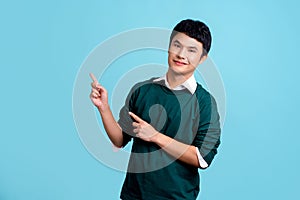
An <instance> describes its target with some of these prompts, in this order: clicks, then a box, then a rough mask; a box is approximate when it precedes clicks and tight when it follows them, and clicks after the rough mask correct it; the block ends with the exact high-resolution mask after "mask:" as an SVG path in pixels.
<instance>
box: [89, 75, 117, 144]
mask: <svg viewBox="0 0 300 200" xmlns="http://www.w3.org/2000/svg"><path fill="white" fill-rule="evenodd" d="M90 77H91V78H92V80H93V82H92V84H91V86H92V91H91V94H90V99H91V101H92V102H93V104H94V105H95V106H96V107H97V108H98V111H99V113H100V116H101V119H102V122H103V126H104V128H105V131H106V133H107V135H108V137H109V139H110V140H111V142H112V143H113V144H114V145H115V146H117V147H122V144H123V134H122V128H121V127H120V125H119V124H118V123H117V121H116V120H115V118H114V116H113V114H112V112H111V109H110V107H109V105H108V98H107V91H106V89H105V88H104V87H103V86H101V85H100V84H99V83H98V81H97V79H96V78H95V76H94V75H93V74H92V73H91V74H90Z"/></svg>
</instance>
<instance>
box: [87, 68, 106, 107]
mask: <svg viewBox="0 0 300 200" xmlns="http://www.w3.org/2000/svg"><path fill="white" fill-rule="evenodd" d="M90 77H91V78H92V80H93V82H92V83H91V86H92V91H91V94H90V99H91V101H92V102H93V104H94V105H95V106H96V107H97V108H98V109H99V110H100V111H104V110H105V109H106V108H107V107H108V103H107V102H108V100H107V91H106V89H105V88H104V87H103V86H101V85H100V84H99V83H98V81H97V79H96V77H95V76H94V74H92V73H90Z"/></svg>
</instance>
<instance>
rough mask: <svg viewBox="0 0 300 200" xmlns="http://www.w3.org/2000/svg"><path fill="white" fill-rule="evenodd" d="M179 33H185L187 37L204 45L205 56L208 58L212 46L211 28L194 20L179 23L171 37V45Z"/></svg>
mask: <svg viewBox="0 0 300 200" xmlns="http://www.w3.org/2000/svg"><path fill="white" fill-rule="evenodd" d="M178 33H184V34H186V35H187V36H189V37H191V38H194V39H195V40H197V41H198V42H200V43H201V44H202V47H203V55H202V56H206V55H207V54H208V52H209V50H210V46H211V41H212V38H211V33H210V30H209V28H208V27H207V26H206V24H204V23H203V22H201V21H195V20H192V19H185V20H182V21H181V22H179V23H178V24H177V25H176V26H175V27H174V29H173V31H172V33H171V36H170V44H171V42H172V39H173V38H174V36H175V35H176V34H178Z"/></svg>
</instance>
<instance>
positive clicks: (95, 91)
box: [92, 88, 100, 96]
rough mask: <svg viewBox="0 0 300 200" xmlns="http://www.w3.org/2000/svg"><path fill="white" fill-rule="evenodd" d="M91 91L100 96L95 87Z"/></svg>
mask: <svg viewBox="0 0 300 200" xmlns="http://www.w3.org/2000/svg"><path fill="white" fill-rule="evenodd" d="M92 93H95V94H97V95H99V96H100V92H99V91H98V90H97V89H95V88H92Z"/></svg>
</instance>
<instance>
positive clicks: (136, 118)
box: [129, 112, 144, 123]
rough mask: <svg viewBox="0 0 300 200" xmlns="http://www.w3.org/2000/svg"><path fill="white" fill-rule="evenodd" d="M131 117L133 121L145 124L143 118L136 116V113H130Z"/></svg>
mask: <svg viewBox="0 0 300 200" xmlns="http://www.w3.org/2000/svg"><path fill="white" fill-rule="evenodd" d="M129 115H130V116H131V117H132V118H133V119H135V121H137V122H139V123H140V122H143V121H144V120H142V119H141V118H139V117H138V116H137V115H136V114H134V113H132V112H129Z"/></svg>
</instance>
